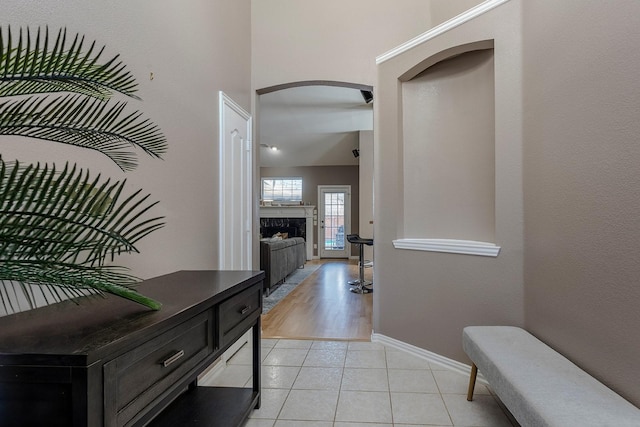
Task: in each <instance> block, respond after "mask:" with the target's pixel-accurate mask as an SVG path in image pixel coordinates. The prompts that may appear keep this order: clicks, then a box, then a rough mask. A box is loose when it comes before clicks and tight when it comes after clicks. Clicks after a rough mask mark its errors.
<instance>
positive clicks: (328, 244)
mask: <svg viewBox="0 0 640 427" xmlns="http://www.w3.org/2000/svg"><path fill="white" fill-rule="evenodd" d="M350 232H351V186H350V185H319V186H318V255H319V256H320V258H349V256H350V255H351V244H350V243H349V242H347V234H349V233H350Z"/></svg>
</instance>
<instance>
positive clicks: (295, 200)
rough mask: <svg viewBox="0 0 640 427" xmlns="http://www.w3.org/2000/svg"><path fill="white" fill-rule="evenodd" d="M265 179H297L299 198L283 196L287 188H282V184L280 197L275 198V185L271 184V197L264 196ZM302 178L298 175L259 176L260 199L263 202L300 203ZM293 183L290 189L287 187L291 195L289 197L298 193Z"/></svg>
mask: <svg viewBox="0 0 640 427" xmlns="http://www.w3.org/2000/svg"><path fill="white" fill-rule="evenodd" d="M265 181H274V182H275V181H299V182H300V185H299V186H300V189H299V196H300V198H289V199H287V198H285V191H286V190H287V189H286V188H284V186H283V187H282V188H281V190H280V195H281V197H280V198H276V195H275V193H276V192H275V188H276V185H273V189H272V190H271V198H267V197H265ZM303 186H304V183H303V180H302V177H299V176H285V177H275V176H269V177H262V178H260V199H261V200H262V201H263V202H264V201H266V202H275V203H300V202H302V191H303ZM294 187H295V184H294V185H292V186H291V188H290V189H288V190H289V191H290V192H291V193H292V195H291V197H295V196H297V195H298V193H297V191H298V189H297V188H294Z"/></svg>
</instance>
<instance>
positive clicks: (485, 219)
mask: <svg viewBox="0 0 640 427" xmlns="http://www.w3.org/2000/svg"><path fill="white" fill-rule="evenodd" d="M494 78H495V74H494V52H493V49H482V50H473V51H468V52H463V53H459V54H456V55H454V56H450V57H448V58H446V59H443V60H441V61H439V62H437V63H435V64H433V65H431V66H429V67H428V68H426V69H424V70H423V71H422V72H420V73H419V74H417V75H416V76H415V77H413V78H412V79H410V80H407V81H404V82H402V89H401V90H402V141H403V142H402V153H403V154H402V162H403V165H402V166H403V167H402V170H403V171H404V172H403V173H404V175H403V184H404V185H403V189H404V194H403V196H404V197H403V199H404V200H403V205H404V206H402V208H403V213H404V215H403V216H404V218H403V219H404V221H403V225H404V237H405V239H404V240H411V239H418V240H422V239H435V240H438V239H450V240H462V241H473V242H487V243H490V242H495V89H494V88H495V84H494Z"/></svg>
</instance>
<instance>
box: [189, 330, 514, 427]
mask: <svg viewBox="0 0 640 427" xmlns="http://www.w3.org/2000/svg"><path fill="white" fill-rule="evenodd" d="M261 350H262V405H261V407H260V409H257V410H254V411H253V412H252V413H251V415H250V418H249V420H248V421H247V423H246V427H392V426H393V427H396V426H402V427H410V426H474V427H502V426H505V427H512V426H514V425H515V426H517V423H515V422H512V421H511V418H510V417H509V416H508V415H507V414H506V413H505V411H504V410H503V407H502V405H501V404H500V403H499V401H498V400H497V398H496V397H495V396H494V395H493V394H492V393H491V392H490V390H489V389H488V388H487V387H485V386H483V385H482V384H476V389H475V394H474V400H473V402H467V400H466V391H467V384H468V377H466V376H464V375H461V374H459V373H457V372H453V371H450V370H448V369H447V368H444V367H441V366H439V365H437V364H432V363H431V364H430V363H429V362H428V361H426V360H423V359H421V358H418V357H415V356H412V355H409V354H407V353H405V352H402V351H399V350H396V349H391V348H388V347H385V346H383V345H382V344H379V343H371V342H346V341H305V340H268V339H263V340H262V348H261ZM251 381H252V378H251V347H250V346H249V345H245V346H244V347H243V348H241V349H240V350H239V351H238V352H237V353H236V354H235V355H234V356H233V357H232V358H231V359H230V360H229V362H228V364H227V366H226V367H225V368H224V370H222V371H221V372H220V373H219V374H217V375H216V376H214V377H213V378H207V379H206V380H205V381H203V382H201V383H200V385H201V386H229V387H250V386H251Z"/></svg>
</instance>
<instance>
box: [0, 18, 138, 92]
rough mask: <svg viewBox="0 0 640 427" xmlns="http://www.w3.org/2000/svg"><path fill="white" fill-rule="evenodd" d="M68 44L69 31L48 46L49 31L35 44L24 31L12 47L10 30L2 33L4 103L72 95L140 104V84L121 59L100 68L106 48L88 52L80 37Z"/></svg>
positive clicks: (93, 46) (38, 35)
mask: <svg viewBox="0 0 640 427" xmlns="http://www.w3.org/2000/svg"><path fill="white" fill-rule="evenodd" d="M70 39H72V41H71V42H70V43H69V42H68V40H67V30H66V29H60V30H59V31H58V35H57V36H56V38H55V40H50V38H49V29H48V28H45V29H44V31H43V30H42V29H41V28H38V29H37V31H36V34H35V40H34V37H33V36H32V33H31V31H30V30H29V28H27V29H26V30H25V31H24V32H23V29H22V28H20V31H19V34H18V40H17V41H14V37H13V34H12V32H11V27H7V29H6V31H4V30H3V29H2V27H0V97H4V96H14V95H25V94H41V93H56V92H73V93H78V94H82V95H86V96H90V97H94V98H98V99H102V100H105V99H108V98H109V97H110V96H111V94H112V93H113V92H119V93H122V94H124V95H127V96H130V97H132V98H136V99H139V98H138V97H137V96H135V95H134V93H135V91H136V89H137V83H136V81H135V79H134V78H133V76H132V75H131V74H130V73H129V72H128V71H126V69H125V68H126V67H125V65H124V64H123V63H122V61H119V60H118V57H119V56H118V55H116V56H114V57H113V58H111V59H109V60H107V61H106V62H101V56H102V54H103V53H104V50H105V47H104V46H103V47H102V48H97V47H96V42H95V41H94V42H92V43H91V44H90V45H89V47H88V49H87V48H86V46H87V43H85V40H84V36H82V37H81V36H80V35H79V34H76V35H75V36H74V37H72V38H70Z"/></svg>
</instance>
